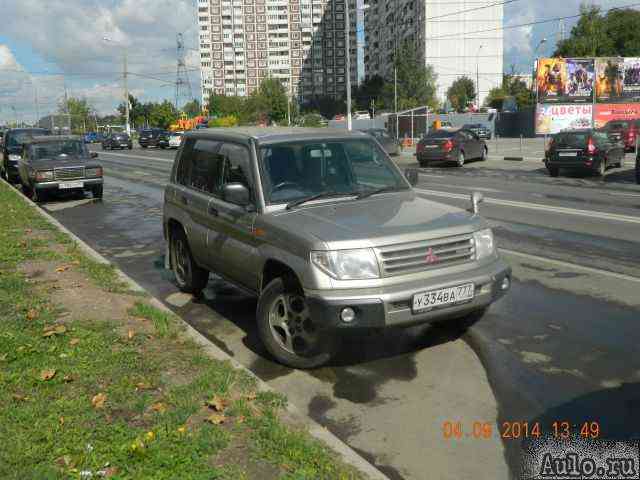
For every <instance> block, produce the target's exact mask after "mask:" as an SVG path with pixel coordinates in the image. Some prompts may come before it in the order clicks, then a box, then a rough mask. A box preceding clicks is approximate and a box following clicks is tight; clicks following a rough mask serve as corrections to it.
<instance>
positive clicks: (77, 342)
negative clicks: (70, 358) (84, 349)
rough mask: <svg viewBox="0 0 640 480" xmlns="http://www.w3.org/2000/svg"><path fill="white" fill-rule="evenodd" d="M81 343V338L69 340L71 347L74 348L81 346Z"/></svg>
mask: <svg viewBox="0 0 640 480" xmlns="http://www.w3.org/2000/svg"><path fill="white" fill-rule="evenodd" d="M79 343H80V339H79V338H72V339H71V340H69V345H71V346H72V347H73V346H75V345H77V344H79Z"/></svg>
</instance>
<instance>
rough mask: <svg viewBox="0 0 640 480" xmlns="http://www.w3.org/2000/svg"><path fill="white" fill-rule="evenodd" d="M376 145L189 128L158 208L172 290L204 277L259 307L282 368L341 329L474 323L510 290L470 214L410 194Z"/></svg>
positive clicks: (194, 285) (323, 351)
mask: <svg viewBox="0 0 640 480" xmlns="http://www.w3.org/2000/svg"><path fill="white" fill-rule="evenodd" d="M417 180H418V174H417V171H416V170H407V171H406V172H405V175H404V176H403V175H402V173H401V172H400V170H399V169H398V168H397V167H396V166H395V165H394V163H393V162H392V161H391V160H390V159H389V157H388V156H387V154H386V153H385V152H384V150H383V149H382V148H381V146H380V145H379V144H378V143H377V141H376V140H375V139H374V138H372V137H370V136H368V135H365V134H362V133H357V132H346V131H343V130H331V129H326V128H323V129H284V128H274V129H271V128H269V129H265V128H234V129H208V130H198V131H193V132H189V133H187V134H186V135H185V137H184V141H183V143H182V145H181V147H180V150H179V151H178V153H177V155H176V160H175V164H174V166H173V170H172V173H171V178H170V181H169V184H168V185H167V187H166V190H165V199H164V234H165V238H166V240H167V243H168V256H169V262H170V265H171V268H172V269H173V271H174V273H175V278H176V282H177V284H178V286H179V288H180V289H181V290H183V291H185V292H190V293H194V294H199V293H200V292H201V291H202V290H203V289H204V288H205V286H206V285H207V282H208V279H209V272H214V273H215V274H216V275H219V276H220V277H222V278H224V279H226V280H228V281H230V282H232V283H234V284H235V285H237V286H239V287H241V288H242V289H244V290H247V291H249V292H251V293H252V294H255V295H256V296H257V297H258V306H257V311H256V320H257V329H258V332H259V335H260V338H261V339H262V341H263V342H264V345H265V346H266V348H267V349H268V351H269V352H270V353H271V354H272V355H273V356H274V357H275V358H276V359H277V360H278V361H280V362H282V363H284V364H286V365H290V366H293V367H296V368H311V367H315V366H318V365H321V364H323V363H325V362H327V361H328V360H329V359H330V357H331V355H332V353H333V352H334V351H335V349H334V347H335V345H336V343H337V342H336V340H337V339H338V338H339V337H340V336H341V332H340V331H341V330H350V329H367V328H381V327H391V326H409V325H416V324H421V323H427V322H436V321H443V320H446V321H453V320H455V319H462V321H464V322H467V323H469V320H471V321H475V320H477V319H479V318H480V317H481V316H482V314H483V313H484V312H485V310H486V309H487V307H488V306H489V305H490V304H491V303H492V302H494V301H495V300H496V299H498V298H499V297H501V296H502V295H503V294H504V293H505V292H506V291H507V290H508V289H509V287H510V276H511V269H510V268H509V266H508V265H506V264H505V262H504V261H503V260H501V259H500V258H499V257H498V253H497V252H496V247H495V243H494V239H493V234H492V232H491V229H489V228H488V225H487V223H486V221H485V220H484V219H483V218H481V217H480V216H479V215H478V214H477V202H478V201H479V200H481V198H480V197H479V196H478V195H476V194H474V196H473V197H472V198H473V200H474V201H473V207H472V208H471V210H472V211H471V212H468V211H465V210H461V209H458V208H454V207H450V206H447V205H443V204H440V203H436V202H433V201H430V200H427V199H425V198H423V197H421V196H420V195H419V194H418V193H417V192H416V191H414V190H413V188H412V185H415V184H416V183H417Z"/></svg>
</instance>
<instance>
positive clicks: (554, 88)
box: [536, 58, 595, 103]
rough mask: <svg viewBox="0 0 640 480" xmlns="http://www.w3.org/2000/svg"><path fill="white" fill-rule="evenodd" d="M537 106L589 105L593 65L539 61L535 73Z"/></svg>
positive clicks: (579, 61) (574, 60)
mask: <svg viewBox="0 0 640 480" xmlns="http://www.w3.org/2000/svg"><path fill="white" fill-rule="evenodd" d="M536 79H537V80H536V83H537V88H538V102H540V103H573V102H582V103H589V102H592V101H593V87H594V82H595V62H594V61H593V59H585V58H541V59H539V60H538V68H537V72H536Z"/></svg>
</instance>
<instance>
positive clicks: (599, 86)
mask: <svg viewBox="0 0 640 480" xmlns="http://www.w3.org/2000/svg"><path fill="white" fill-rule="evenodd" d="M623 80H624V60H623V59H622V58H619V57H610V58H596V100H597V101H598V102H601V103H609V102H624V97H623V96H622V90H623V84H624V82H623Z"/></svg>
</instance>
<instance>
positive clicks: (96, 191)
mask: <svg viewBox="0 0 640 480" xmlns="http://www.w3.org/2000/svg"><path fill="white" fill-rule="evenodd" d="M103 189H104V186H103V185H98V186H96V187H93V190H92V191H91V193H93V198H99V199H102V193H103Z"/></svg>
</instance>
